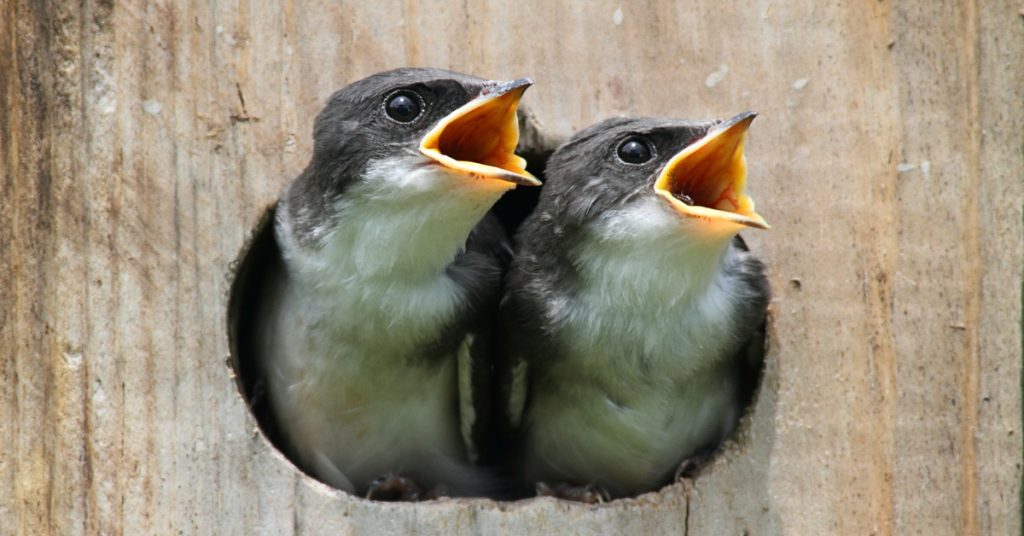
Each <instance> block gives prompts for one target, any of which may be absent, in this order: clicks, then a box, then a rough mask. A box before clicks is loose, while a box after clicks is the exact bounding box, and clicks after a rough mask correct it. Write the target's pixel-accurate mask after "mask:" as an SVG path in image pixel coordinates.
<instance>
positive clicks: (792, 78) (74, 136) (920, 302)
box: [0, 0, 1024, 536]
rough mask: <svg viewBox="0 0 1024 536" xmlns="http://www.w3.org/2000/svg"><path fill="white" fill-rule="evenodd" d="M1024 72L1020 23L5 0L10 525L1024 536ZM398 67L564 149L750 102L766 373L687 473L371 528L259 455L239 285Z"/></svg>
mask: <svg viewBox="0 0 1024 536" xmlns="http://www.w3.org/2000/svg"><path fill="white" fill-rule="evenodd" d="M1022 57H1024V20H1022V15H1021V6H1020V5H1019V4H1018V3H1014V2H1010V1H1007V0H993V1H991V2H956V1H952V0H949V1H943V2H932V1H926V0H903V1H889V0H882V1H870V2H840V1H839V0H832V1H815V0H795V1H792V2H773V1H768V0H764V1H760V2H744V1H724V2H692V3H691V2H687V3H681V2H669V1H654V0H651V1H647V2H629V3H622V4H618V3H614V2H603V1H600V2H584V1H574V2H545V1H542V0H519V1H516V2H497V1H494V2H481V3H469V4H458V5H453V4H452V3H450V2H413V1H409V2H373V3H370V2H365V3H354V2H347V3H335V2H308V3H302V4H299V3H293V2H284V3H280V4H275V3H256V2H240V3H227V4H219V3H217V4H210V5H208V4H207V3H204V2H195V3H190V2H178V3H174V2H166V1H157V2H138V1H128V2H124V3H120V4H117V5H116V6H115V5H112V4H111V3H108V2H86V3H85V4H84V5H79V4H78V3H65V2H52V3H49V4H46V3H42V4H34V3H30V2H24V1H18V0H0V181H2V182H0V188H2V191H0V534H32V535H35V534H218V533H219V534H270V535H274V536H278V535H283V534H339V533H340V534H396V533H403V532H411V531H413V530H415V531H416V532H417V533H419V534H538V535H539V534H555V533H558V534H682V533H689V534H742V533H744V531H746V532H748V533H750V534H794V535H802V534H869V533H874V534H911V533H922V534H1019V533H1020V531H1021V506H1022V505H1021V463H1022V437H1021V435H1022V427H1021V416H1022V409H1021V364H1022V361H1021V360H1022V343H1021V329H1022V328H1021V319H1022V296H1021V292H1022V290H1021V288H1022V268H1021V267H1022V266H1024V216H1022V205H1024V150H1022V147H1024V63H1022V62H1021V60H1020V58H1022ZM402 65H431V66H438V67H446V68H452V69H456V70H460V71H466V72H472V73H475V74H478V75H481V76H488V77H494V78H510V77H517V76H524V75H526V76H531V77H533V78H534V79H535V80H536V82H537V84H536V86H535V87H534V88H532V89H531V90H530V91H529V92H528V93H527V97H526V102H527V103H528V104H529V106H530V108H531V109H532V111H533V112H534V113H535V114H536V116H537V119H538V120H539V121H540V123H542V124H543V125H544V126H545V127H546V128H547V130H548V134H549V135H550V136H552V137H556V138H557V137H559V136H565V135H568V134H569V133H571V132H572V131H573V130H575V129H577V128H581V127H583V126H586V125H587V124H589V123H591V122H594V121H596V120H598V119H601V118H603V117H607V116H610V115H615V114H645V115H672V116H679V117H690V118H711V117H725V116H728V115H732V114H734V113H736V112H739V111H742V110H746V109H754V110H757V111H758V112H760V114H761V115H760V117H759V118H758V119H757V121H755V123H754V125H753V127H752V130H751V134H750V139H749V143H748V146H747V155H748V162H749V170H750V178H749V184H750V189H751V191H752V194H753V196H754V198H755V199H756V200H757V202H758V207H759V211H760V212H761V213H762V214H764V215H765V217H766V218H767V219H768V221H769V222H770V223H771V224H772V225H773V229H772V230H770V231H768V232H749V233H746V238H747V240H748V242H749V243H750V244H751V247H752V248H753V249H754V250H755V251H756V252H757V253H759V254H760V255H761V256H762V257H763V258H764V259H765V261H766V262H767V263H768V265H769V271H770V275H771V280H772V283H773V286H774V288H775V291H776V296H775V298H774V300H773V304H772V322H771V326H770V335H771V348H770V351H769V354H768V357H767V372H766V376H765V383H764V386H763V389H762V391H761V393H760V395H759V397H758V399H757V401H756V404H755V407H754V410H753V412H752V415H751V416H750V418H749V419H748V420H747V421H746V422H745V424H744V429H743V431H742V432H741V433H740V434H739V435H738V437H737V441H736V442H734V443H733V444H731V446H730V447H729V450H728V451H727V452H726V453H725V454H724V455H722V456H720V457H719V458H718V459H717V460H716V461H715V462H714V464H713V465H712V467H710V468H709V469H708V470H706V471H705V472H704V473H703V474H702V475H701V476H699V477H698V478H697V479H696V480H695V481H694V482H690V483H685V484H677V485H675V486H673V487H670V488H667V489H666V490H663V491H662V492H659V493H654V494H648V495H645V496H642V497H640V498H638V499H635V500H629V501H616V502H614V503H611V504H608V505H604V506H599V507H586V506H581V505H576V504H569V503H564V502H558V501H554V500H551V499H535V500H528V501H520V502H516V503H507V504H497V503H494V502H491V501H484V500H479V501H444V502H441V503H430V504H419V505H404V504H403V505H392V504H376V503H369V502H366V501H363V500H361V499H355V498H352V497H348V496H345V495H342V494H340V493H337V492H333V491H331V490H330V489H328V488H326V487H325V486H323V485H321V484H318V483H316V482H315V481H313V480H311V479H309V478H307V477H304V476H302V475H301V474H300V473H298V472H297V471H296V470H295V469H294V468H293V467H292V466H291V465H290V464H289V463H288V462H287V461H286V460H285V459H284V458H283V457H282V456H281V455H279V454H278V453H277V452H276V451H275V450H274V449H273V448H272V447H271V446H270V445H269V444H268V443H267V442H266V441H265V439H264V438H263V437H262V436H261V435H260V434H259V433H258V432H257V431H256V425H255V421H254V420H253V418H252V417H251V415H249V413H248V410H247V408H246V407H245V405H244V403H243V402H242V400H241V398H240V397H239V395H238V393H237V389H236V388H235V385H234V381H233V378H232V376H231V370H230V369H229V367H228V366H227V364H226V362H227V359H228V343H227V338H226V333H225V331H226V329H225V315H226V306H227V291H228V286H229V284H230V273H231V270H230V266H231V265H232V263H233V262H234V261H235V257H236V255H237V253H238V251H239V250H240V249H241V247H242V245H243V243H244V241H245V239H246V237H247V235H248V233H249V232H250V231H251V229H252V227H253V226H254V225H255V224H256V222H257V221H259V219H260V217H261V216H262V213H263V211H264V210H265V209H266V207H268V206H269V205H270V204H271V203H272V202H273V201H274V200H275V198H276V197H277V193H278V192H279V190H280V189H281V188H282V187H283V186H284V185H285V184H286V183H287V182H288V181H289V180H290V178H291V177H293V176H294V175H295V174H297V173H298V172H299V171H300V170H301V168H302V167H303V166H304V165H305V163H306V161H307V159H308V157H309V152H310V130H311V124H312V118H313V116H314V115H315V113H316V112H317V111H318V110H319V108H320V106H321V105H322V103H323V101H324V99H325V98H326V97H327V96H328V95H329V94H330V93H331V92H332V91H334V90H335V89H337V88H339V87H341V86H343V85H344V84H346V83H348V82H350V81H353V80H356V79H358V78H360V77H363V76H365V75H368V74H371V73H373V72H376V71H379V70H383V69H386V68H391V67H397V66H402Z"/></svg>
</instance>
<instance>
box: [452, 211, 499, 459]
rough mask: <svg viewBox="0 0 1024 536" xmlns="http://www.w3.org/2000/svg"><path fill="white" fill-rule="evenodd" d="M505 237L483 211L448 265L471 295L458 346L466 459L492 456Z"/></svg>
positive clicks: (495, 223)
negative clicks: (497, 327)
mask: <svg viewBox="0 0 1024 536" xmlns="http://www.w3.org/2000/svg"><path fill="white" fill-rule="evenodd" d="M511 256H512V250H511V247H510V246H509V242H508V237H507V235H506V234H505V231H504V229H503V228H502V226H501V224H500V223H499V222H498V220H497V219H496V218H495V217H494V216H493V215H492V214H488V215H487V216H485V217H484V219H483V220H481V221H480V223H479V224H477V226H476V227H475V228H474V229H473V231H472V232H471V233H470V235H469V238H468V239H467V240H466V248H465V250H464V251H463V253H462V254H460V256H459V258H458V259H456V262H455V265H457V266H458V267H459V269H458V270H456V271H453V272H452V273H453V275H456V274H458V275H456V276H457V277H459V278H460V279H461V281H460V284H461V286H462V287H463V288H464V289H465V290H466V291H467V295H468V296H469V299H470V302H471V304H470V313H469V315H468V316H467V317H466V320H465V324H464V325H465V335H464V337H463V339H462V341H461V343H460V345H459V347H458V350H457V352H458V353H457V355H458V370H459V386H458V387H459V425H460V431H461V433H462V438H463V441H464V442H465V443H466V451H467V453H468V454H469V457H470V460H471V461H473V462H476V463H483V464H488V463H491V462H492V461H493V460H492V459H491V456H490V455H491V453H493V450H494V449H493V446H494V445H493V442H494V437H495V436H494V427H493V425H494V422H493V420H492V419H490V418H489V417H490V415H491V414H492V408H493V407H494V406H493V404H494V395H493V380H492V378H493V376H492V375H493V371H494V353H495V352H494V347H495V336H494V335H495V328H496V325H497V311H498V301H499V300H500V298H501V279H502V276H503V274H504V270H505V267H506V266H508V262H509V260H510V259H511Z"/></svg>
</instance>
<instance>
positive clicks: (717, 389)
mask: <svg viewBox="0 0 1024 536" xmlns="http://www.w3.org/2000/svg"><path fill="white" fill-rule="evenodd" d="M659 202H660V201H658V200H653V199H652V200H651V202H650V203H645V202H643V201H641V202H638V203H637V204H635V205H632V206H630V207H627V208H624V209H622V210H620V211H616V212H611V213H608V214H605V215H604V217H603V218H602V219H601V220H600V221H598V222H597V223H596V224H595V225H594V226H593V227H592V228H591V229H589V239H584V240H583V242H582V243H581V245H579V246H578V248H577V249H576V250H574V252H573V253H574V258H575V260H576V263H577V269H578V275H579V277H580V279H581V281H580V284H579V286H578V288H577V289H576V291H575V293H573V294H571V295H568V294H567V295H564V296H561V297H556V298H555V299H556V300H557V302H558V303H557V304H556V305H555V306H554V307H553V308H552V309H551V311H552V313H553V315H554V317H553V318H552V319H551V320H553V321H554V324H555V326H557V327H556V334H554V336H555V337H557V340H558V341H559V343H560V345H561V346H560V347H561V348H562V349H563V352H561V353H560V354H559V355H558V356H552V358H551V360H550V361H551V363H550V364H548V365H545V366H547V367H549V371H548V372H549V374H548V375H546V378H549V380H548V381H547V383H546V384H545V385H539V386H535V387H536V388H535V389H533V390H532V391H531V393H532V395H531V396H534V401H533V403H532V404H531V409H530V415H529V416H528V419H529V430H530V438H529V445H528V447H527V449H528V451H529V452H530V454H529V455H528V456H529V457H532V459H531V460H530V462H529V464H528V465H529V466H530V469H529V470H531V471H533V472H534V474H535V475H536V476H537V477H539V478H570V479H592V480H593V479H597V480H600V481H602V483H603V485H605V486H607V487H608V489H609V490H610V491H612V492H613V493H616V492H618V493H623V492H632V491H636V490H640V489H649V486H651V485H653V484H654V483H655V482H658V481H659V480H660V479H661V478H663V477H664V475H665V472H666V471H671V470H672V465H673V464H675V463H678V461H679V460H680V459H682V457H684V456H687V455H689V454H692V453H693V451H694V450H695V449H696V448H699V447H700V446H702V445H705V444H706V443H707V442H708V441H713V440H714V437H715V436H716V435H717V434H720V433H721V432H722V431H723V430H724V429H726V428H727V427H728V426H730V424H729V423H731V422H732V419H734V417H735V414H734V411H735V409H736V408H734V407H733V391H732V387H733V386H732V383H731V380H730V378H729V377H728V376H727V375H723V367H721V366H718V365H719V364H720V363H722V360H723V359H725V358H726V357H727V356H726V354H727V353H728V350H729V349H731V348H734V347H735V341H733V340H732V336H733V335H732V333H733V328H734V324H733V322H734V320H733V317H734V315H733V314H731V313H732V309H733V307H734V306H735V304H736V300H737V299H738V298H737V295H736V293H735V292H733V291H732V290H731V289H730V286H729V282H728V281H726V280H725V277H724V275H723V270H721V269H720V268H721V263H722V262H723V259H724V256H727V255H731V254H732V252H731V251H730V250H728V249H727V245H728V241H727V240H708V241H699V240H694V239H692V237H693V236H700V235H699V234H697V233H685V232H681V229H680V228H679V225H680V224H679V219H678V216H676V215H675V214H671V213H668V212H666V211H663V210H661V208H662V207H660V206H658V205H652V204H651V203H659Z"/></svg>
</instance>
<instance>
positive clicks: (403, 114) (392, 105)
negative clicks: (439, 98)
mask: <svg viewBox="0 0 1024 536" xmlns="http://www.w3.org/2000/svg"><path fill="white" fill-rule="evenodd" d="M422 112H423V106H421V105H420V99H419V97H418V96H416V94H415V93H413V92H411V91H397V92H395V93H392V94H391V95H388V98H387V100H385V101H384V113H386V114H388V117H390V118H391V119H394V120H395V121H398V122H399V123H411V122H413V121H414V120H416V118H417V117H419V116H420V114H421V113H422Z"/></svg>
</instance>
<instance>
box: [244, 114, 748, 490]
mask: <svg viewBox="0 0 1024 536" xmlns="http://www.w3.org/2000/svg"><path fill="white" fill-rule="evenodd" d="M524 123H525V124H524ZM520 129H521V130H522V131H523V136H522V138H521V142H520V148H519V149H518V151H517V152H518V153H519V154H520V155H522V156H523V157H524V158H526V160H527V162H529V165H528V166H527V170H528V171H530V172H531V173H533V174H534V175H535V176H536V177H538V178H539V179H541V181H543V180H544V166H545V164H546V162H547V160H548V157H550V156H551V153H552V152H553V151H554V147H555V146H556V145H557V143H556V142H554V141H551V140H553V138H550V137H547V136H544V135H543V134H542V133H539V132H536V131H535V130H536V129H537V127H536V124H535V122H532V121H527V122H524V121H521V122H520ZM540 190H541V189H540V188H517V189H515V190H511V191H510V192H508V193H506V195H505V196H504V197H502V198H501V200H499V201H498V203H497V204H496V205H495V207H494V211H495V213H496V214H497V215H498V217H499V218H500V219H501V221H502V223H503V225H504V226H505V229H506V231H507V232H508V234H509V236H510V237H511V236H513V235H514V233H515V230H516V229H517V228H518V227H519V225H520V224H521V223H522V222H523V220H524V219H525V218H526V216H527V215H529V214H530V212H531V211H532V210H533V209H534V207H535V206H536V205H537V200H538V198H539V195H540ZM274 211H275V207H273V206H272V207H270V208H269V209H267V211H266V213H265V214H264V215H263V217H262V218H260V220H259V223H257V225H256V227H255V229H253V231H252V234H251V236H250V239H249V241H248V242H247V243H246V245H245V247H243V249H242V251H241V253H240V254H239V258H238V260H237V261H236V264H235V270H234V273H233V274H232V275H233V280H232V284H231V295H230V299H229V304H228V319H227V320H228V326H227V327H228V337H229V344H230V350H231V360H230V363H231V367H232V369H233V371H234V375H235V381H236V383H237V386H238V389H239V391H240V393H241V395H242V398H243V399H244V400H245V402H246V404H247V405H248V407H249V409H250V410H251V411H252V414H253V416H254V417H255V419H256V422H257V423H258V425H259V428H260V430H261V431H262V432H263V434H264V435H265V436H266V438H267V439H268V440H269V441H270V442H271V444H272V445H273V446H274V447H275V448H277V449H278V450H279V451H281V452H282V453H283V454H285V456H287V457H288V459H289V460H291V461H292V463H294V464H295V465H296V467H299V469H301V470H302V471H303V472H305V473H306V474H307V475H310V476H313V477H314V478H315V475H313V474H312V473H311V472H310V471H309V469H308V468H306V467H303V466H302V464H301V463H300V462H299V459H298V457H297V456H294V455H293V454H292V452H291V448H290V446H289V445H288V442H287V441H286V440H285V438H284V437H283V435H282V434H281V432H280V429H279V427H278V425H277V423H276V422H275V420H274V417H273V413H272V412H271V410H270V407H269V404H268V401H267V397H266V393H265V387H264V382H263V378H262V377H261V376H260V375H261V371H260V370H259V367H258V366H257V364H256V362H255V359H256V358H255V356H256V352H255V350H254V348H253V344H254V343H255V341H254V337H246V336H244V335H245V334H246V333H251V332H252V330H253V328H252V326H253V325H254V322H255V318H254V314H255V311H257V310H258V304H259V303H260V301H259V300H260V291H261V289H262V288H265V281H266V278H268V277H269V276H270V275H271V274H274V273H276V271H277V270H283V269H284V265H283V261H282V259H281V251H280V249H279V247H278V245H277V241H276V239H275V237H274ZM760 333H761V338H760V340H755V341H754V342H753V343H752V344H751V345H749V347H748V352H749V355H748V357H749V359H747V360H746V362H747V363H749V367H748V370H745V371H744V373H743V380H744V382H743V384H742V385H741V389H742V395H743V405H744V408H745V410H744V412H743V414H744V415H745V414H746V413H748V412H749V409H750V407H751V404H752V402H753V400H754V396H755V394H756V392H757V388H758V386H759V385H760V383H761V376H762V372H763V362H764V353H765V352H764V351H765V342H766V341H765V339H764V326H762V329H761V331H760ZM733 436H734V437H735V436H736V433H735V432H734V433H733ZM719 450H721V447H720V448H719ZM697 470H700V467H698V468H697ZM690 476H693V475H690ZM666 484H670V483H666ZM652 491H657V490H652Z"/></svg>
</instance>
